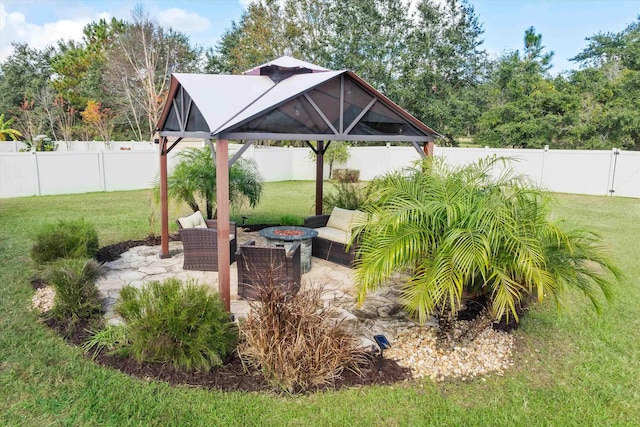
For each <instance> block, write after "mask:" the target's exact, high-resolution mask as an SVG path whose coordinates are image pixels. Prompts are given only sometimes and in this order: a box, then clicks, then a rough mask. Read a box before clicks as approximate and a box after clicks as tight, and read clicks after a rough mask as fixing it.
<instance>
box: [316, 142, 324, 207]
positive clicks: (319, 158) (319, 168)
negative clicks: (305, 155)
mask: <svg viewBox="0 0 640 427" xmlns="http://www.w3.org/2000/svg"><path fill="white" fill-rule="evenodd" d="M316 149H317V153H316V215H322V180H323V178H324V141H318V145H317V147H316Z"/></svg>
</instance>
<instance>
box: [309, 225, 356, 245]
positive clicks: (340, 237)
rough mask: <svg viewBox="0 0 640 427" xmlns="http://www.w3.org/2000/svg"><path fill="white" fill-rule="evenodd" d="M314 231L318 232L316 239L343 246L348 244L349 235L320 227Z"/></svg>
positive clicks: (334, 229)
mask: <svg viewBox="0 0 640 427" xmlns="http://www.w3.org/2000/svg"><path fill="white" fill-rule="evenodd" d="M315 230H316V231H317V232H318V237H322V238H323V239H327V240H331V241H333V242H338V243H343V244H345V245H346V244H347V243H349V238H350V237H351V236H350V233H347V232H346V231H343V230H339V229H337V228H333V227H320V228H316V229H315Z"/></svg>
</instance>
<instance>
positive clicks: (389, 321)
mask: <svg viewBox="0 0 640 427" xmlns="http://www.w3.org/2000/svg"><path fill="white" fill-rule="evenodd" d="M238 240H239V241H240V242H244V241H248V240H256V244H264V241H263V238H262V237H260V236H259V235H258V234H257V233H246V232H242V231H239V233H238ZM169 251H170V254H172V256H171V257H170V258H165V259H161V258H159V256H158V254H159V253H160V247H159V246H138V247H135V248H132V249H130V250H129V251H127V252H125V253H123V254H122V256H121V257H120V258H119V259H118V260H116V261H113V262H108V263H105V264H104V269H105V275H104V277H103V278H101V279H100V280H99V281H98V283H97V286H98V290H99V292H100V296H101V297H102V298H103V302H102V303H103V307H104V308H105V311H106V314H105V318H106V319H107V321H108V322H110V323H119V322H121V320H120V319H119V318H118V317H117V315H115V314H114V313H113V307H114V304H115V302H116V300H117V298H118V296H119V293H120V289H122V287H123V286H125V285H133V286H142V285H143V284H145V283H148V282H150V281H155V280H158V281H162V280H165V279H167V278H170V277H175V278H178V279H181V280H195V281H197V282H198V283H201V284H205V285H207V286H210V287H211V288H212V289H213V290H215V291H217V290H218V273H217V272H214V271H185V270H183V269H182V263H183V260H184V258H183V254H182V243H181V242H170V244H169ZM236 268H237V267H236V263H234V264H232V265H231V312H232V313H233V314H234V316H235V318H236V319H241V318H246V316H247V313H248V312H249V304H248V303H247V301H244V300H240V299H238V274H237V269H236ZM308 286H322V288H323V292H322V298H323V300H324V301H325V306H334V307H335V308H336V311H337V312H338V315H339V317H340V318H342V319H343V320H344V322H345V324H346V325H349V326H351V327H353V328H354V329H355V331H356V333H358V334H359V335H360V336H361V345H362V346H363V347H370V346H372V345H375V344H374V342H373V341H372V337H373V336H374V335H376V334H384V335H386V336H387V338H389V339H390V340H392V339H394V338H395V337H396V336H397V334H398V333H399V332H402V331H407V330H410V329H411V328H414V327H415V326H416V325H415V323H413V322H411V321H410V320H408V319H407V318H406V317H405V313H404V312H403V311H402V308H401V306H400V304H399V302H398V292H397V291H396V290H389V289H383V290H381V291H379V292H375V293H370V294H369V296H368V297H367V299H366V301H365V302H364V304H363V305H362V306H361V307H358V305H357V304H356V292H355V289H354V285H353V270H351V269H350V268H347V267H343V266H340V265H337V264H334V263H331V262H329V261H325V260H322V259H318V258H312V268H311V271H309V272H308V273H305V274H303V275H302V287H303V289H304V288H305V287H308Z"/></svg>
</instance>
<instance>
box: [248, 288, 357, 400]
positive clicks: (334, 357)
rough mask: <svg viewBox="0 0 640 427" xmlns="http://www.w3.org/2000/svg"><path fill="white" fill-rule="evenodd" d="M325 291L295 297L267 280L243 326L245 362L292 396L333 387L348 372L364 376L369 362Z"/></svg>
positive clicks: (320, 290) (314, 290)
mask: <svg viewBox="0 0 640 427" xmlns="http://www.w3.org/2000/svg"><path fill="white" fill-rule="evenodd" d="M321 292H322V289H321V288H311V289H307V290H301V291H299V292H298V293H297V294H296V295H292V294H291V293H290V292H287V290H286V289H285V288H284V287H282V286H277V285H275V284H274V283H273V280H270V279H269V278H268V277H267V278H266V279H265V281H264V284H263V285H262V286H260V287H259V288H258V297H257V300H256V301H253V302H251V303H250V305H251V310H250V312H249V315H248V317H247V320H246V322H244V324H242V325H241V327H240V336H241V344H240V345H239V346H238V354H239V355H240V356H241V357H242V359H243V361H244V362H246V363H248V364H249V365H251V366H254V367H256V368H258V369H260V370H261V371H262V373H263V374H264V375H265V377H266V378H267V379H268V380H269V381H270V382H271V383H272V384H273V385H275V386H276V387H279V388H281V389H283V390H285V391H287V392H288V393H294V392H301V391H304V390H308V389H310V388H313V387H319V386H323V385H328V384H331V383H332V382H334V381H335V380H336V379H338V378H339V377H340V376H341V373H342V372H343V370H344V369H350V370H352V371H354V372H359V366H361V365H362V363H365V361H366V356H365V353H364V352H363V351H362V350H360V349H359V348H358V346H357V344H358V340H357V339H356V338H355V336H354V335H353V334H352V333H351V332H349V331H348V330H347V329H346V327H345V325H343V322H342V321H340V320H338V319H336V316H335V314H334V313H333V312H332V310H331V309H329V308H324V305H323V301H322V299H321V297H320V296H321Z"/></svg>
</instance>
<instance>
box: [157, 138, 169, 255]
mask: <svg viewBox="0 0 640 427" xmlns="http://www.w3.org/2000/svg"><path fill="white" fill-rule="evenodd" d="M159 148H160V212H161V213H160V222H161V223H162V233H161V246H160V258H168V257H169V199H168V197H167V137H166V136H163V137H162V138H161V139H160V147H159Z"/></svg>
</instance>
